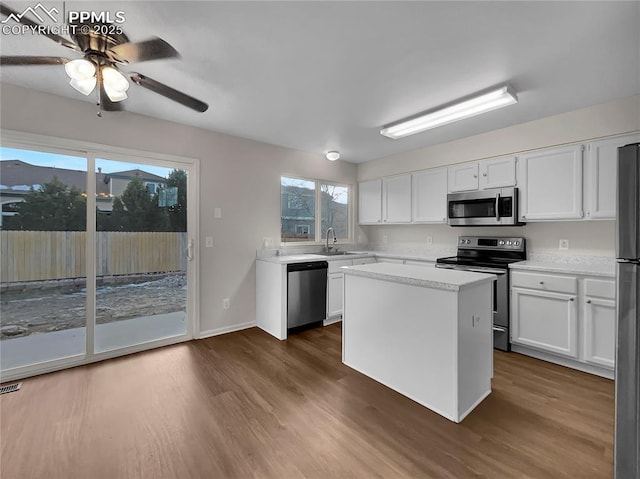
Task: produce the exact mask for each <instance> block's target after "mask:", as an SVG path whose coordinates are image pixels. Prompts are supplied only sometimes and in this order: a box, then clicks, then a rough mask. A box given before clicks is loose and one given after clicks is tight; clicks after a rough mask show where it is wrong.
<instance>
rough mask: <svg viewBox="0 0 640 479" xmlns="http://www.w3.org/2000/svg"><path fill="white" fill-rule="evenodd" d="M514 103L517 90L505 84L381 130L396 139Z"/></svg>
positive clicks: (516, 100) (382, 133)
mask: <svg viewBox="0 0 640 479" xmlns="http://www.w3.org/2000/svg"><path fill="white" fill-rule="evenodd" d="M514 103H518V97H517V96H516V93H515V91H514V90H513V89H512V88H511V86H510V85H504V86H503V87H501V88H498V89H496V90H492V91H490V92H488V93H483V94H481V95H478V96H475V97H473V98H469V99H467V100H463V101H460V102H457V103H454V104H452V105H450V106H445V107H444V108H440V109H438V110H434V111H431V112H429V113H425V114H424V115H420V116H417V117H414V118H409V119H407V120H404V121H401V122H399V123H396V124H393V125H390V126H387V127H385V128H383V129H382V130H380V134H381V135H384V136H386V137H389V138H392V139H394V140H395V139H398V138H403V137H405V136H409V135H413V134H414V133H420V132H421V131H425V130H429V129H431V128H436V127H438V126H442V125H447V124H449V123H453V122H454V121H458V120H464V119H465V118H471V117H472V116H476V115H479V114H481V113H486V112H488V111H492V110H497V109H498V108H502V107H503V106H508V105H513V104H514Z"/></svg>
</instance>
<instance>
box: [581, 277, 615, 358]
mask: <svg viewBox="0 0 640 479" xmlns="http://www.w3.org/2000/svg"><path fill="white" fill-rule="evenodd" d="M615 286H616V284H615V282H614V281H603V280H597V279H585V280H584V302H583V304H584V335H583V336H584V360H585V361H586V362H588V363H591V364H596V365H598V366H603V367H605V368H609V369H613V368H614V366H615V361H616V329H617V324H616V321H617V320H616V302H615V297H616V287H615Z"/></svg>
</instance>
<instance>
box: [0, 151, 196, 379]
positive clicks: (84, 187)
mask: <svg viewBox="0 0 640 479" xmlns="http://www.w3.org/2000/svg"><path fill="white" fill-rule="evenodd" d="M11 146H12V147H7V146H3V147H0V155H1V157H0V160H1V161H0V168H1V171H0V198H1V200H2V217H1V222H0V255H1V256H0V367H1V370H2V375H3V379H5V380H10V379H11V378H14V377H16V378H17V377H25V376H28V375H32V374H37V373H40V372H45V371H49V370H55V369H60V368H62V367H66V366H73V365H77V364H83V363H87V362H91V361H95V360H99V359H102V358H107V357H113V356H118V355H120V354H126V353H129V352H134V351H139V350H143V349H148V348H151V347H156V346H161V345H165V344H171V343H174V342H179V341H184V340H186V339H189V338H190V337H191V336H192V329H193V327H192V325H191V324H192V321H193V320H192V318H193V317H194V311H195V292H194V291H195V287H196V286H195V284H194V282H195V278H196V277H197V275H196V272H195V271H194V264H195V263H194V262H193V261H192V260H193V254H194V248H193V239H192V238H193V236H190V230H191V228H192V226H191V225H192V224H193V222H194V218H195V217H196V216H195V214H194V213H195V212H192V211H190V210H189V209H188V208H187V205H188V198H189V197H190V195H193V194H194V192H193V179H194V177H195V174H194V169H195V167H196V166H195V164H194V163H189V162H180V161H171V160H170V159H166V158H164V159H158V160H155V159H153V158H148V157H140V156H129V155H123V154H118V155H106V154H98V153H94V152H93V151H91V150H87V151H80V152H77V153H76V152H75V151H74V150H72V149H70V150H68V151H67V150H61V149H53V148H52V149H49V148H46V150H47V151H44V150H45V148H40V147H38V148H34V149H30V148H29V147H23V145H20V147H19V148H18V147H15V146H17V145H11ZM131 158H133V159H131Z"/></svg>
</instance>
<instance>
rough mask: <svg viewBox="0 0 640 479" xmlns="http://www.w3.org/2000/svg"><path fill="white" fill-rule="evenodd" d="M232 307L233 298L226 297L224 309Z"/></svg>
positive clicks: (223, 304) (223, 303)
mask: <svg viewBox="0 0 640 479" xmlns="http://www.w3.org/2000/svg"><path fill="white" fill-rule="evenodd" d="M230 307H231V300H230V299H229V298H224V299H223V300H222V309H229V308H230Z"/></svg>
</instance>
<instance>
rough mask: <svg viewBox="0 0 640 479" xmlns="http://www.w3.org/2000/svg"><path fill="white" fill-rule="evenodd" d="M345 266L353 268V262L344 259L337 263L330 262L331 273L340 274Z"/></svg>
mask: <svg viewBox="0 0 640 479" xmlns="http://www.w3.org/2000/svg"><path fill="white" fill-rule="evenodd" d="M343 266H353V260H350V259H342V260H337V261H329V273H340V272H341V270H340V268H342V267H343Z"/></svg>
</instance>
